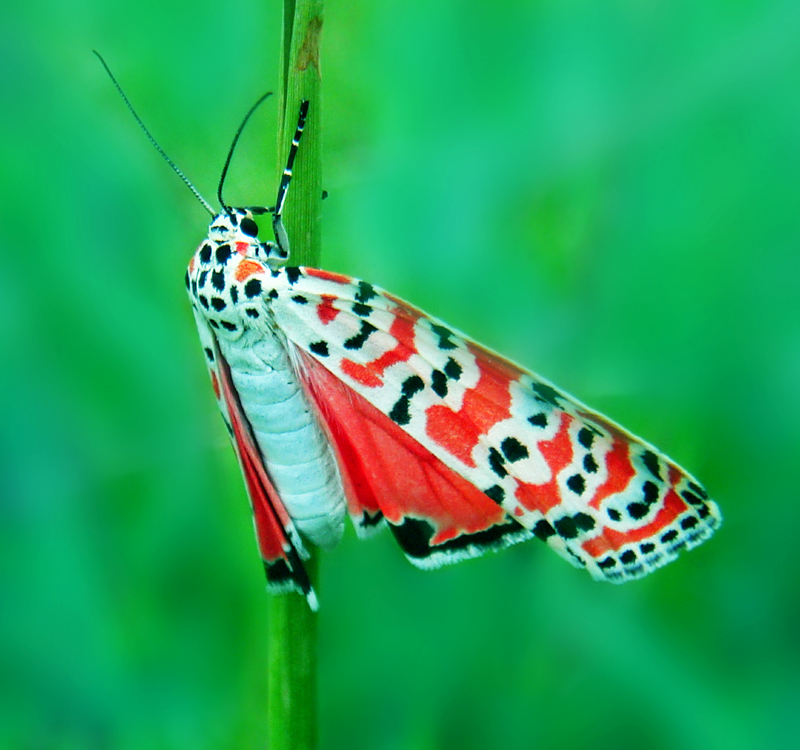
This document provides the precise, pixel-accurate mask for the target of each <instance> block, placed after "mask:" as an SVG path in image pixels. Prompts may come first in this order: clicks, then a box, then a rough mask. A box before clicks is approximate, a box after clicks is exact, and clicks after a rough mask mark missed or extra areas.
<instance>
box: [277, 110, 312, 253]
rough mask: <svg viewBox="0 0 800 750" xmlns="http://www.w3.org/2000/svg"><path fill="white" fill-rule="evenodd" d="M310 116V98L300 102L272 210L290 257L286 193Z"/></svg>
mask: <svg viewBox="0 0 800 750" xmlns="http://www.w3.org/2000/svg"><path fill="white" fill-rule="evenodd" d="M307 117H308V99H303V101H302V102H300V113H299V115H298V116H297V127H296V128H295V131H294V136H293V137H292V145H291V146H290V148H289V156H288V158H287V159H286V167H285V169H284V170H283V175H282V176H281V184H280V185H279V186H278V197H277V198H276V199H275V208H274V209H273V210H272V211H273V213H272V231H273V232H274V234H275V239H276V241H277V243H278V246H279V247H280V248H281V249H282V250H283V251H284V254H285V257H289V236H288V235H287V234H286V227H284V226H283V204H284V202H285V201H286V193H287V191H288V190H289V183H290V182H291V181H292V169H293V168H294V160H295V157H296V156H297V148H298V146H299V145H300V138H302V136H303V128H304V127H305V126H306V118H307Z"/></svg>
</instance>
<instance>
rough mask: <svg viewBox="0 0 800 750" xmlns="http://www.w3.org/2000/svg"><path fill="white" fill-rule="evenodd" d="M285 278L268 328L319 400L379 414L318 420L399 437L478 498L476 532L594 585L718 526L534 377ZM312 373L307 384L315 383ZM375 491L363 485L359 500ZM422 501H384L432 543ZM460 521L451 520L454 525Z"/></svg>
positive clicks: (641, 446) (697, 498)
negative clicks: (523, 542)
mask: <svg viewBox="0 0 800 750" xmlns="http://www.w3.org/2000/svg"><path fill="white" fill-rule="evenodd" d="M295 271H296V273H295V274H294V275H293V279H294V280H293V282H292V288H291V289H290V290H286V291H280V292H278V294H277V297H276V298H275V299H274V301H273V309H274V314H275V318H276V320H277V322H278V324H279V325H280V327H281V328H282V330H284V331H285V332H286V335H287V337H288V338H289V340H290V341H291V343H293V344H295V345H296V346H298V347H299V348H300V349H302V350H303V351H304V352H305V353H306V354H307V355H308V356H310V357H312V358H313V360H314V361H315V362H316V363H319V364H320V365H322V366H323V367H324V368H325V369H326V370H327V371H328V372H329V373H330V374H331V375H332V377H333V381H330V382H325V383H324V385H323V387H322V390H323V391H327V392H328V393H330V392H333V391H334V390H335V388H336V389H338V388H340V386H339V385H338V384H341V385H342V386H343V387H344V389H345V390H344V391H342V393H341V394H338V395H337V397H336V398H337V399H338V400H339V401H343V400H344V398H345V397H346V394H347V393H353V394H357V395H358V397H359V399H363V400H364V401H365V402H367V403H368V404H369V405H371V406H372V407H373V408H374V409H375V410H376V411H377V413H378V414H379V415H382V417H383V420H381V419H379V418H377V417H376V416H375V414H374V413H369V414H368V413H367V412H368V411H369V410H365V409H363V408H361V406H358V408H355V407H354V408H352V409H350V411H348V407H347V406H346V402H344V401H343V403H345V406H340V407H337V413H338V416H336V417H334V418H333V420H331V419H329V422H330V421H333V422H338V423H342V422H346V419H347V415H348V414H350V415H352V414H355V413H360V414H361V416H360V417H359V419H362V420H363V419H366V421H367V423H368V425H369V427H370V429H374V426H375V425H377V427H378V428H379V431H380V432H381V433H382V434H383V436H384V438H383V439H382V441H380V440H377V439H376V438H374V437H371V438H370V440H372V441H374V444H375V445H376V446H377V445H382V446H383V448H382V449H383V450H385V444H386V440H387V439H388V440H389V443H390V444H391V445H392V446H396V445H400V444H402V442H403V439H405V438H407V437H410V438H412V439H413V441H414V443H415V445H416V449H415V450H416V451H417V454H416V455H417V456H418V458H417V459H416V460H415V461H414V462H413V463H414V465H415V468H418V467H419V465H420V464H421V463H425V462H426V461H427V462H428V463H430V462H431V460H432V458H435V459H436V460H437V461H438V462H440V463H441V464H442V465H443V466H445V467H447V468H448V469H449V470H451V471H452V472H453V473H454V474H455V475H457V476H459V477H461V478H462V479H464V480H466V483H468V484H469V485H471V486H473V487H475V488H477V489H478V490H479V491H480V493H481V494H482V495H483V496H485V497H486V498H488V499H489V500H490V501H491V504H492V505H491V507H492V509H493V510H494V515H493V514H492V513H490V512H489V510H488V508H487V509H486V510H485V511H484V512H485V513H486V514H487V515H486V518H487V520H486V523H485V528H484V530H488V529H493V528H496V527H499V526H504V525H506V524H507V523H508V520H509V519H513V521H514V522H515V523H517V524H519V525H520V526H521V527H524V529H526V530H528V532H529V533H532V534H534V535H536V536H537V537H539V538H540V539H542V540H544V541H546V542H547V543H548V544H550V546H551V547H553V548H554V549H555V550H556V551H557V552H559V553H560V554H561V555H562V556H563V557H565V558H566V559H568V560H570V561H571V562H572V563H573V564H576V565H579V566H583V567H586V568H587V569H588V570H589V571H590V573H591V574H592V575H593V576H594V577H595V578H598V579H607V580H612V581H623V580H626V579H629V578H636V577H639V576H642V575H645V574H646V573H648V572H650V571H651V570H653V569H654V568H656V567H659V566H660V565H663V564H665V563H666V562H669V561H670V560H672V559H673V558H674V557H675V556H676V553H677V551H678V550H679V549H680V548H682V547H687V548H690V547H693V546H695V545H697V544H699V543H700V542H701V541H703V540H704V539H705V538H707V537H708V536H709V535H710V534H711V533H712V531H713V529H714V528H715V527H716V526H717V525H718V524H719V522H720V515H719V511H718V509H717V506H716V505H715V504H714V503H713V502H712V501H710V500H709V499H708V497H707V495H706V493H705V491H704V490H703V489H702V488H701V487H700V485H699V484H698V483H697V482H696V480H694V479H693V478H692V477H691V476H690V475H689V474H688V473H687V472H685V471H684V470H683V469H681V468H680V467H679V466H677V465H676V464H675V463H674V462H672V461H670V460H669V459H668V458H667V457H666V456H664V455H663V454H661V453H659V452H658V451H657V450H656V449H655V448H653V447H652V446H650V445H648V444H647V443H645V442H643V441H641V440H640V439H638V438H636V437H634V436H632V435H631V434H629V433H628V432H626V431H625V430H624V429H622V428H621V427H619V426H618V425H616V424H614V423H613V422H611V421H610V420H608V419H607V418H605V417H603V416H602V415H600V414H597V413H596V412H593V411H592V410H590V409H588V408H587V407H586V406H584V405H583V404H581V403H580V402H578V401H577V400H575V399H573V398H572V397H570V396H568V395H567V394H565V393H563V392H561V391H559V390H558V389H556V388H555V387H554V386H553V385H552V384H551V383H549V382H547V381H546V380H544V379H542V378H540V377H538V376H536V375H533V374H532V373H530V372H528V371H526V370H524V369H523V368H521V367H519V366H517V365H515V364H513V363H511V362H509V361H507V360H505V359H503V358H502V357H499V356H498V355H496V354H494V353H492V352H490V351H488V350H487V349H485V348H483V347H481V346H479V345H478V344H476V343H475V342H473V341H471V340H469V339H468V338H467V337H465V336H463V335H462V334H460V333H457V332H455V331H453V330H451V329H449V328H447V327H446V326H445V325H444V324H443V323H441V322H440V321H438V320H436V319H434V318H431V317H429V316H426V315H425V314H424V313H422V312H421V311H420V310H418V309H416V308H414V307H413V306H411V305H409V304H408V303H405V302H403V301H401V300H399V299H397V298H395V297H393V296H391V295H389V294H387V293H386V292H384V291H382V290H380V289H378V288H377V287H373V286H371V285H369V284H366V283H365V282H360V281H356V280H353V279H350V278H348V277H345V276H340V275H338V274H332V273H328V272H325V271H320V270H317V269H308V268H301V269H295ZM311 372H312V375H311V376H310V378H309V379H310V380H311V381H314V380H315V378H316V379H317V380H319V381H320V382H323V381H324V380H325V379H324V378H319V377H317V376H315V375H314V374H313V372H314V371H313V369H312V370H311ZM334 385H335V388H334ZM319 401H320V403H322V402H323V401H324V399H323V398H320V399H319ZM356 403H357V401H356V399H353V404H356ZM358 403H359V404H360V401H358ZM329 411H330V410H329ZM389 425H391V427H390V426H389ZM368 432H369V430H365V434H367V433H368ZM401 436H404V437H401ZM350 441H351V442H352V437H351V438H350ZM340 442H346V441H345V440H344V439H342V440H340ZM364 443H365V445H367V446H369V445H370V443H369V442H366V441H364ZM365 445H364V444H362V445H359V444H357V443H356V444H355V445H351V446H350V447H349V448H346V449H345V452H346V453H347V455H348V456H349V455H351V454H352V455H355V454H358V453H359V452H360V451H361V450H363V448H364V447H365ZM404 450H408V452H409V454H414V450H411V449H410V448H408V447H407V446H405V447H404ZM419 451H421V453H420V452H419ZM367 452H368V453H369V450H368V451H367ZM372 454H373V455H372V456H370V458H369V464H370V468H369V471H370V472H372V474H373V475H375V474H376V473H378V474H379V473H380V472H381V471H384V473H385V474H388V471H389V469H391V467H392V466H393V464H394V461H393V459H392V458H391V457H390V458H389V459H386V460H385V461H384V459H383V458H381V457H380V456H381V454H380V453H379V451H377V450H373V451H372ZM420 455H421V456H423V457H424V461H421V460H420V458H419V456H420ZM429 456H430V457H432V458H429ZM347 461H350V463H353V464H354V465H355V462H354V461H352V460H351V459H346V461H345V462H346V463H347ZM409 461H411V459H409ZM365 471H366V469H365ZM377 485H378V480H373V481H372V482H371V483H370V492H372V493H373V494H375V493H376V489H375V488H376V486H377ZM367 494H368V493H365V496H366V495H367ZM425 495H426V493H425V492H422V491H420V492H418V493H416V495H415V497H419V498H420V499H418V500H415V501H414V502H413V503H409V502H408V501H407V500H406V499H405V496H403V495H399V496H395V497H394V505H393V510H392V513H393V514H394V515H393V518H394V520H393V521H392V523H393V524H395V523H396V522H397V521H399V522H400V523H404V521H401V516H402V518H410V519H417V520H423V521H426V522H428V523H429V524H430V525H431V527H432V528H433V536H432V539H435V538H436V533H437V532H438V531H439V530H441V529H442V528H445V527H447V521H446V520H445V519H444V518H443V517H442V515H441V513H440V512H439V511H438V510H437V511H436V512H434V510H432V508H434V507H438V501H437V499H436V497H435V495H434V496H431V497H430V498H429V504H428V505H426V503H425V501H424V499H422V498H423V496H425ZM370 502H372V503H375V502H377V501H374V500H372V499H370V498H369V497H367V500H366V501H365V504H366V505H369V503H370ZM384 502H385V503H389V501H388V500H386V501H384ZM377 505H379V506H380V505H381V503H380V502H377ZM456 505H457V504H456ZM484 507H485V508H486V506H484ZM498 509H499V510H501V511H502V513H503V515H502V517H500V516H497V510H498ZM381 510H383V507H381ZM460 511H461V508H460V507H459V508H458V509H454V510H453V514H454V515H453V518H452V519H451V521H452V523H451V524H450V525H451V526H452V527H453V528H456V529H459V528H462V527H461V526H460V525H459V523H458V522H457V521H456V519H459V518H460V516H459V513H460ZM384 512H385V511H384ZM490 518H491V519H492V520H491V521H490V520H488V519H490ZM511 528H515V527H513V525H512V526H511ZM461 533H462V534H467V533H469V532H467V531H466V530H463V529H462V531H461ZM508 533H512V532H511V531H509V532H508ZM512 536H513V534H512ZM468 546H469V545H468ZM471 549H472V550H473V552H474V551H475V549H474V545H473V547H471Z"/></svg>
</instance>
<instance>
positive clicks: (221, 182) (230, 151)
mask: <svg viewBox="0 0 800 750" xmlns="http://www.w3.org/2000/svg"><path fill="white" fill-rule="evenodd" d="M268 96H272V92H271V91H267V93H266V94H264V95H262V96H261V97H259V99H258V101H257V102H256V103H255V104H254V105H253V106H252V107H250V110H249V111H248V113H247V114H246V115H245V116H244V120H242V124H241V125H239V129H238V130H237V131H236V135H235V136H233V143H231V147H230V148H229V149H228V156H227V158H226V159H225V166H224V167H222V174H221V175H220V176H219V186H218V187H217V198H218V199H219V204H220V206H222V208H223V209H225V211H227V212H228V213H230V206H228V205H227V204H226V203H225V201H224V200H223V199H222V186H223V185H224V184H225V178H226V177H227V176H228V167H229V166H230V164H231V159H232V158H233V150H234V149H235V148H236V144H237V143H238V142H239V136H240V135H241V134H242V131H243V130H244V126H245V125H247V121H248V120H249V119H250V116H251V115H252V114H253V112H255V111H256V109H257V108H258V105H259V104H261V102H263V101H264V99H266V98H267V97H268Z"/></svg>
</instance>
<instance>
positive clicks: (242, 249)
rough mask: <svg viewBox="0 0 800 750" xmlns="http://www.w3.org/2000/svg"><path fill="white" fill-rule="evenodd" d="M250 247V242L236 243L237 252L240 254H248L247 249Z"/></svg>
mask: <svg viewBox="0 0 800 750" xmlns="http://www.w3.org/2000/svg"><path fill="white" fill-rule="evenodd" d="M249 247H250V243H249V242H237V243H236V252H237V253H239V255H247V249H248V248H249Z"/></svg>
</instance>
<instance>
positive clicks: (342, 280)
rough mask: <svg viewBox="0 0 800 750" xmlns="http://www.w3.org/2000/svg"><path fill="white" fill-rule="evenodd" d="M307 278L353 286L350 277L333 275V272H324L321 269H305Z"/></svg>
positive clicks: (339, 274)
mask: <svg viewBox="0 0 800 750" xmlns="http://www.w3.org/2000/svg"><path fill="white" fill-rule="evenodd" d="M303 272H304V273H305V274H306V276H312V277H314V278H317V279H324V280H325V281H333V282H335V283H337V284H346V285H347V286H351V285H352V283H353V279H352V278H350V277H349V276H344V275H343V274H341V273H333V271H323V270H322V269H321V268H303Z"/></svg>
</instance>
